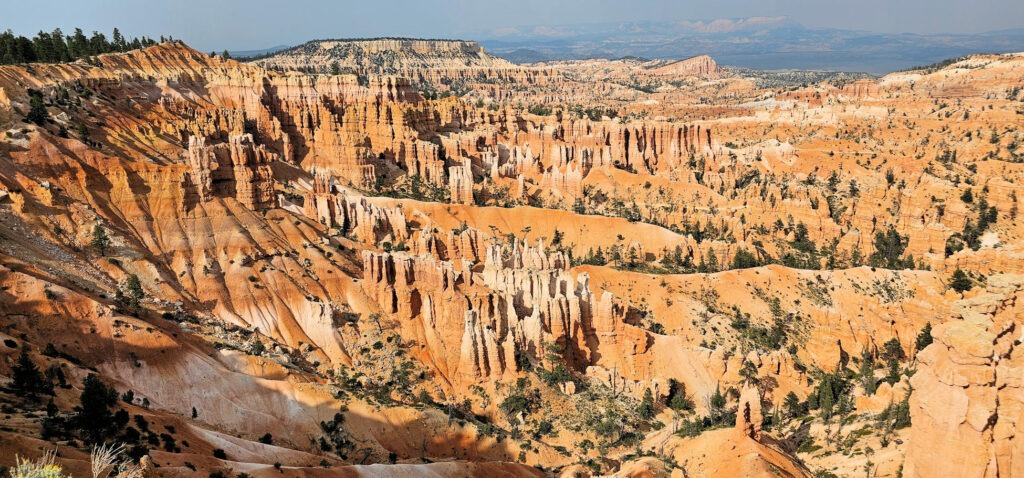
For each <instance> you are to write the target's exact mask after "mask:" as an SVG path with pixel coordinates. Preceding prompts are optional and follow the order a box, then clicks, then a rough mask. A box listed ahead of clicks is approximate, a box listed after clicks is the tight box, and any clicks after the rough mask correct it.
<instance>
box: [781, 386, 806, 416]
mask: <svg viewBox="0 0 1024 478" xmlns="http://www.w3.org/2000/svg"><path fill="white" fill-rule="evenodd" d="M782 406H783V407H784V408H785V409H786V416H787V417H789V418H796V417H799V416H801V415H803V414H804V412H803V406H802V405H801V404H800V397H797V396H796V393H795V392H792V391H790V392H789V393H788V394H786V398H785V400H784V401H783V403H782Z"/></svg>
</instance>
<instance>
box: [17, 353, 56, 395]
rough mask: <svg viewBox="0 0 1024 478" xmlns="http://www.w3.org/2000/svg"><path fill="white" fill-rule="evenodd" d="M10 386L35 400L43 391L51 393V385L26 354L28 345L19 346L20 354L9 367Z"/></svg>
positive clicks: (18, 392) (19, 393)
mask: <svg viewBox="0 0 1024 478" xmlns="http://www.w3.org/2000/svg"><path fill="white" fill-rule="evenodd" d="M11 377H12V379H13V380H12V381H11V388H12V389H13V390H14V391H15V392H16V393H17V394H18V395H19V396H22V397H25V398H28V399H29V400H31V401H33V402H35V401H38V399H39V396H40V395H42V394H45V393H52V391H53V385H51V384H50V382H49V381H47V380H46V378H45V377H44V376H43V373H42V372H41V371H40V370H39V367H37V366H36V364H35V362H33V361H32V357H30V356H29V355H28V347H22V348H21V355H19V356H18V362H17V363H16V364H14V367H12V368H11Z"/></svg>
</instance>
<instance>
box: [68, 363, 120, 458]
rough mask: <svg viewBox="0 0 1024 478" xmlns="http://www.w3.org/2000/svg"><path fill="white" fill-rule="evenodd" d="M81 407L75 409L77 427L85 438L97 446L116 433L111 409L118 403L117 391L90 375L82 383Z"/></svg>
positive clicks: (94, 375)
mask: <svg viewBox="0 0 1024 478" xmlns="http://www.w3.org/2000/svg"><path fill="white" fill-rule="evenodd" d="M80 402H81V405H79V406H78V407H75V411H76V412H77V413H76V415H75V425H76V427H77V428H78V429H80V430H81V431H82V433H83V435H84V436H85V438H86V439H87V440H88V441H90V442H92V443H94V444H96V443H102V442H103V440H104V439H105V438H106V437H107V436H109V435H110V433H111V432H112V431H114V423H115V421H114V414H113V413H111V411H110V407H113V406H114V404H116V403H117V391H116V390H114V389H113V388H110V387H108V386H107V384H105V383H103V381H102V380H100V378H99V377H97V376H96V374H92V373H90V374H89V375H88V376H86V377H85V381H83V382H82V395H81V397H80Z"/></svg>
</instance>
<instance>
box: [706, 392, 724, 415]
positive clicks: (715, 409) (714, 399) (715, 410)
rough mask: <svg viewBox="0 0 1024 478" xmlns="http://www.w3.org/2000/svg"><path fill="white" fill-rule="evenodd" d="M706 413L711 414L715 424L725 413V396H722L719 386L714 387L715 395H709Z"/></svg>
mask: <svg viewBox="0 0 1024 478" xmlns="http://www.w3.org/2000/svg"><path fill="white" fill-rule="evenodd" d="M708 405H709V407H708V409H709V410H708V411H709V412H710V413H711V419H712V421H715V422H717V421H718V420H719V418H721V417H722V415H723V414H724V413H725V395H722V389H721V387H719V386H717V385H716V386H715V393H713V394H712V395H711V399H710V400H708Z"/></svg>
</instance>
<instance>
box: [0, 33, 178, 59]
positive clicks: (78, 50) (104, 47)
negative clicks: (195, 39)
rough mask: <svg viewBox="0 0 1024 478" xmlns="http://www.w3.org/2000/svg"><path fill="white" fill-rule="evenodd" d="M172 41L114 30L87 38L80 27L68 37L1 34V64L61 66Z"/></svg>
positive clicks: (57, 34) (54, 34)
mask: <svg viewBox="0 0 1024 478" xmlns="http://www.w3.org/2000/svg"><path fill="white" fill-rule="evenodd" d="M173 40H174V39H173V38H164V37H163V36H161V37H160V40H159V42H158V41H157V40H154V39H152V38H149V37H145V36H143V37H142V38H130V39H129V38H126V37H125V36H124V35H122V34H121V32H120V30H118V29H117V28H115V29H114V31H113V33H112V34H111V37H110V38H109V39H108V38H107V36H106V35H104V34H102V33H99V32H95V31H94V32H92V36H86V35H85V33H84V32H82V29H81V28H76V29H75V32H74V33H73V34H70V35H65V34H64V32H62V31H61V29H60V28H58V29H56V30H54V31H52V32H50V33H46V32H44V31H40V32H39V33H37V34H36V36H35V37H33V38H31V39H29V38H26V37H24V36H21V35H15V34H14V32H12V31H11V30H7V31H5V32H3V33H0V65H12V64H16V63H34V62H42V63H61V62H68V61H75V60H78V59H80V58H86V57H89V56H93V55H99V54H103V53H116V52H126V51H131V50H138V49H141V48H145V47H149V46H153V45H156V44H157V43H162V42H165V41H173Z"/></svg>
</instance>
